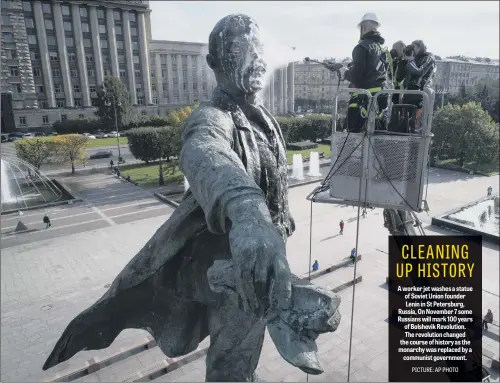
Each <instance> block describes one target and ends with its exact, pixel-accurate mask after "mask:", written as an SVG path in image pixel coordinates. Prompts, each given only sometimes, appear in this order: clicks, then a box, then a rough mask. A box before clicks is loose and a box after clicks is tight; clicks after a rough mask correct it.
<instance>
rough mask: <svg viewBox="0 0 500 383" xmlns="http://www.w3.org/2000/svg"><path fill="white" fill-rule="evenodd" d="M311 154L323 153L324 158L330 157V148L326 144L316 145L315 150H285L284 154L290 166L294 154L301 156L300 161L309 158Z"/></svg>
mask: <svg viewBox="0 0 500 383" xmlns="http://www.w3.org/2000/svg"><path fill="white" fill-rule="evenodd" d="M311 152H319V153H321V152H325V157H330V154H331V152H332V151H331V147H330V145H326V144H318V147H317V148H316V149H307V150H287V152H286V158H287V160H288V163H289V164H292V162H293V155H294V154H299V153H300V154H302V159H304V158H305V157H309V156H310V154H311Z"/></svg>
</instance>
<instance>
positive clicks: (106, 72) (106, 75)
mask: <svg viewBox="0 0 500 383" xmlns="http://www.w3.org/2000/svg"><path fill="white" fill-rule="evenodd" d="M106 58H107V56H106ZM108 76H109V69H104V77H108Z"/></svg>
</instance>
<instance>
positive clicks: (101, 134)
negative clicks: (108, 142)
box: [95, 131, 108, 138]
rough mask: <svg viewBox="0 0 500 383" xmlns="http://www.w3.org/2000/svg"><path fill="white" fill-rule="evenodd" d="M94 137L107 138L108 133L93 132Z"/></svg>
mask: <svg viewBox="0 0 500 383" xmlns="http://www.w3.org/2000/svg"><path fill="white" fill-rule="evenodd" d="M95 138H108V135H107V133H104V132H101V131H99V132H97V133H96V134H95Z"/></svg>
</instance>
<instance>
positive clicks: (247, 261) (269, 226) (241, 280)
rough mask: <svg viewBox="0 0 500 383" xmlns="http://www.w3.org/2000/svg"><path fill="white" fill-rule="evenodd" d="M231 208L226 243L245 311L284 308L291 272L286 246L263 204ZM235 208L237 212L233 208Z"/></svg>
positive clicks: (288, 298) (248, 202)
mask: <svg viewBox="0 0 500 383" xmlns="http://www.w3.org/2000/svg"><path fill="white" fill-rule="evenodd" d="M246 202H247V203H244V204H241V205H239V206H238V208H237V209H235V210H233V211H232V213H233V215H232V217H231V218H230V219H231V230H230V232H229V243H230V246H231V254H232V258H233V263H234V271H235V274H236V275H235V277H236V290H237V292H238V294H239V295H240V297H241V299H242V301H243V308H244V309H245V311H252V312H254V313H255V314H256V315H258V316H263V315H264V314H265V313H266V311H267V310H268V308H269V307H270V306H272V307H273V308H279V309H287V308H288V307H289V306H290V298H291V290H292V288H291V279H292V278H291V273H290V268H289V266H288V261H287V259H286V247H285V242H284V240H283V238H282V237H281V236H280V235H279V233H278V231H277V229H276V227H275V226H274V224H273V223H272V221H271V217H270V216H269V211H268V210H267V206H266V205H265V203H263V202H262V203H260V202H257V203H256V201H246ZM236 210H237V211H236Z"/></svg>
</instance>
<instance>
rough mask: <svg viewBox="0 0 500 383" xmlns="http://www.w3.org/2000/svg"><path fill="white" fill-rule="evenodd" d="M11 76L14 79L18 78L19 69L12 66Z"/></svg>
mask: <svg viewBox="0 0 500 383" xmlns="http://www.w3.org/2000/svg"><path fill="white" fill-rule="evenodd" d="M10 75H11V76H12V77H18V76H19V68H18V67H17V66H11V67H10Z"/></svg>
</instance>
